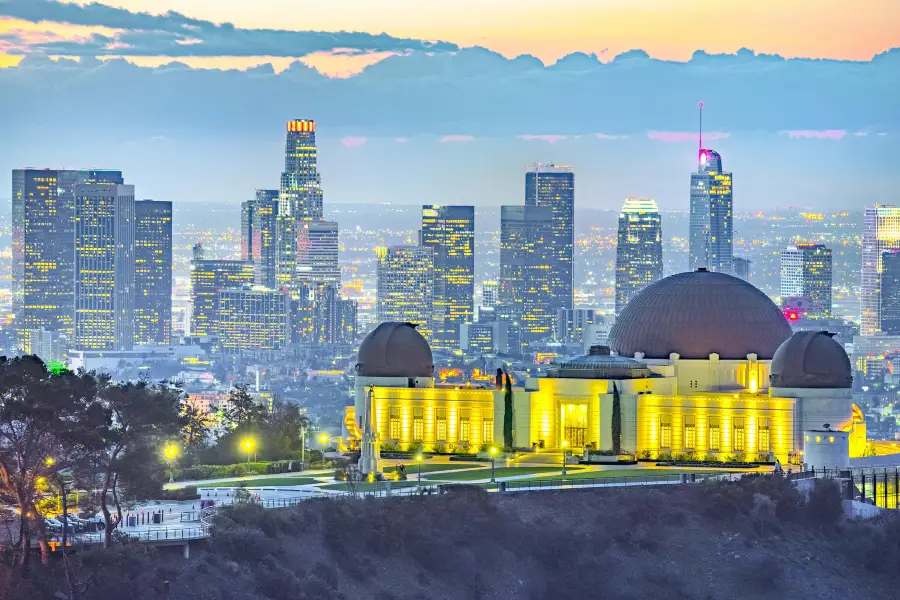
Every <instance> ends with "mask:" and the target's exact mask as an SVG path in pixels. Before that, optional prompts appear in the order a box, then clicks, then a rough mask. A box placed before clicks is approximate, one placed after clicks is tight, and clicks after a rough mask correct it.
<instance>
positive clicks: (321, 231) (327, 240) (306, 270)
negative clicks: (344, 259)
mask: <svg viewBox="0 0 900 600" xmlns="http://www.w3.org/2000/svg"><path fill="white" fill-rule="evenodd" d="M339 248H340V246H339V240H338V224H337V223H335V222H334V221H305V222H303V223H300V225H299V232H298V236H297V267H296V268H297V272H296V279H297V280H298V282H300V283H306V284H309V285H310V286H316V285H321V284H340V283H341V267H340V265H339V264H338V254H339Z"/></svg>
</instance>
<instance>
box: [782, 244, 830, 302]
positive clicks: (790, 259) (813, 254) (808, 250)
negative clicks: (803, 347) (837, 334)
mask: <svg viewBox="0 0 900 600" xmlns="http://www.w3.org/2000/svg"><path fill="white" fill-rule="evenodd" d="M831 281H832V259H831V248H826V247H825V246H824V245H823V244H796V245H795V246H790V247H788V248H786V249H785V250H782V251H781V301H782V305H783V306H792V305H793V304H792V302H793V300H792V299H797V298H802V299H806V300H807V305H808V312H807V314H806V315H805V316H807V317H809V318H825V319H827V318H829V317H830V316H831Z"/></svg>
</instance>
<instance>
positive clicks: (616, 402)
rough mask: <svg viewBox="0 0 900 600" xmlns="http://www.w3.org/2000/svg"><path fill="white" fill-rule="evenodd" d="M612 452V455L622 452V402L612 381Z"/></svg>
mask: <svg viewBox="0 0 900 600" xmlns="http://www.w3.org/2000/svg"><path fill="white" fill-rule="evenodd" d="M611 429H612V451H613V454H620V453H621V452H622V401H621V400H620V399H619V388H618V387H616V382H615V381H613V405H612V427H611Z"/></svg>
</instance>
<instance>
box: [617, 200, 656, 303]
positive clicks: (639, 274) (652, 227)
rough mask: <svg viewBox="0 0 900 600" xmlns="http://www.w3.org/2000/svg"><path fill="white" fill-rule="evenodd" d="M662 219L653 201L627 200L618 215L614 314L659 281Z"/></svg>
mask: <svg viewBox="0 0 900 600" xmlns="http://www.w3.org/2000/svg"><path fill="white" fill-rule="evenodd" d="M662 275H663V262H662V217H661V216H660V214H659V207H658V206H657V205H656V201H655V200H653V199H650V198H628V199H626V200H625V204H623V205H622V212H621V213H619V234H618V240H617V245H616V314H619V313H620V312H621V311H622V309H623V308H625V305H626V304H628V301H629V300H631V299H632V298H633V297H634V296H635V295H636V294H637V293H638V292H640V291H641V290H642V289H644V288H645V287H647V286H648V285H650V284H651V283H653V282H655V281H659V280H660V279H662Z"/></svg>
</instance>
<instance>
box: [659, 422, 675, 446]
mask: <svg viewBox="0 0 900 600" xmlns="http://www.w3.org/2000/svg"><path fill="white" fill-rule="evenodd" d="M659 447H660V448H671V447H672V415H660V417H659Z"/></svg>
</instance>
